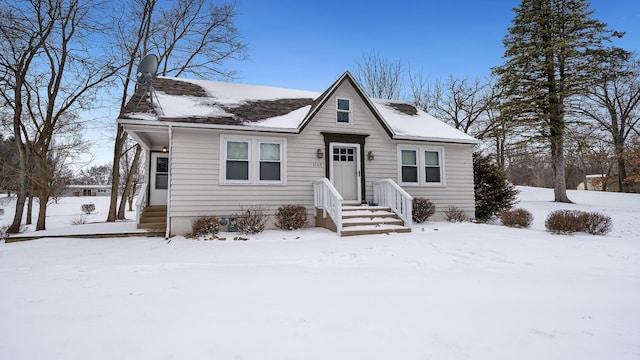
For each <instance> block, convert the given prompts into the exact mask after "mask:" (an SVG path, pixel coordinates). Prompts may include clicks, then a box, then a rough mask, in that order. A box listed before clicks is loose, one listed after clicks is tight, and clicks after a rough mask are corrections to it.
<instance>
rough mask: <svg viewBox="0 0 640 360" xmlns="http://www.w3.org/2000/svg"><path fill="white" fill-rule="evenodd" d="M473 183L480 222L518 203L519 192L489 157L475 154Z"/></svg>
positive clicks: (477, 215)
mask: <svg viewBox="0 0 640 360" xmlns="http://www.w3.org/2000/svg"><path fill="white" fill-rule="evenodd" d="M473 182H474V184H475V185H474V192H475V199H476V219H478V220H479V221H488V220H490V219H491V218H493V217H494V216H496V215H498V214H500V212H501V211H502V210H506V209H510V208H512V207H513V205H514V204H515V203H516V202H517V198H516V196H517V195H518V190H516V188H515V186H513V184H511V183H510V182H509V181H508V180H507V175H506V174H505V172H504V170H503V169H502V168H501V167H499V166H498V165H497V164H496V163H495V162H494V161H492V159H491V158H490V157H489V156H483V155H481V154H478V153H475V154H473Z"/></svg>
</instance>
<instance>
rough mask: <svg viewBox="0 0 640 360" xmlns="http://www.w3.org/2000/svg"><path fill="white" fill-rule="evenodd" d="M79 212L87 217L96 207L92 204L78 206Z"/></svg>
mask: <svg viewBox="0 0 640 360" xmlns="http://www.w3.org/2000/svg"><path fill="white" fill-rule="evenodd" d="M80 210H82V212H83V213H85V214H87V215H89V214H91V213H92V212H94V211H96V205H95V204H93V203H90V204H82V205H80Z"/></svg>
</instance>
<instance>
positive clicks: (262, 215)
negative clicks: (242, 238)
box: [236, 206, 267, 234]
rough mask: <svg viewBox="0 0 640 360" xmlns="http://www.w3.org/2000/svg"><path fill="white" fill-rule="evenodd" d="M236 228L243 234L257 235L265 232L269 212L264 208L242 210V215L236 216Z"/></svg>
mask: <svg viewBox="0 0 640 360" xmlns="http://www.w3.org/2000/svg"><path fill="white" fill-rule="evenodd" d="M236 216H237V220H236V228H237V229H238V232H239V233H241V234H257V233H259V232H262V230H264V226H265V224H266V223H267V212H266V211H265V210H264V208H262V207H260V206H257V207H250V208H248V209H245V208H240V213H238V214H236Z"/></svg>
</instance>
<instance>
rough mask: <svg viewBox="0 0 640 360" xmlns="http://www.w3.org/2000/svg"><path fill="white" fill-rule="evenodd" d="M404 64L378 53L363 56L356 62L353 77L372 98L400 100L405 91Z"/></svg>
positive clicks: (371, 52)
mask: <svg viewBox="0 0 640 360" xmlns="http://www.w3.org/2000/svg"><path fill="white" fill-rule="evenodd" d="M402 73H403V69H402V63H401V62H400V61H399V60H396V61H392V60H389V59H387V58H385V57H383V56H381V55H380V54H379V53H378V52H376V51H370V52H368V53H365V54H363V55H362V61H361V62H356V67H355V69H354V74H353V76H354V77H355V78H356V80H358V83H360V85H361V86H362V87H363V90H364V91H365V92H366V93H367V95H369V96H370V97H373V98H377V99H390V100H397V99H400V97H401V95H402V90H403V86H404V84H403V80H402Z"/></svg>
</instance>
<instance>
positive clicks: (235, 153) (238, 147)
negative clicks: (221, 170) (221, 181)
mask: <svg viewBox="0 0 640 360" xmlns="http://www.w3.org/2000/svg"><path fill="white" fill-rule="evenodd" d="M226 154H227V159H226V164H227V169H226V170H227V171H226V174H227V178H226V179H227V180H240V181H242V180H244V181H248V180H249V142H248V141H227V151H226Z"/></svg>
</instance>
